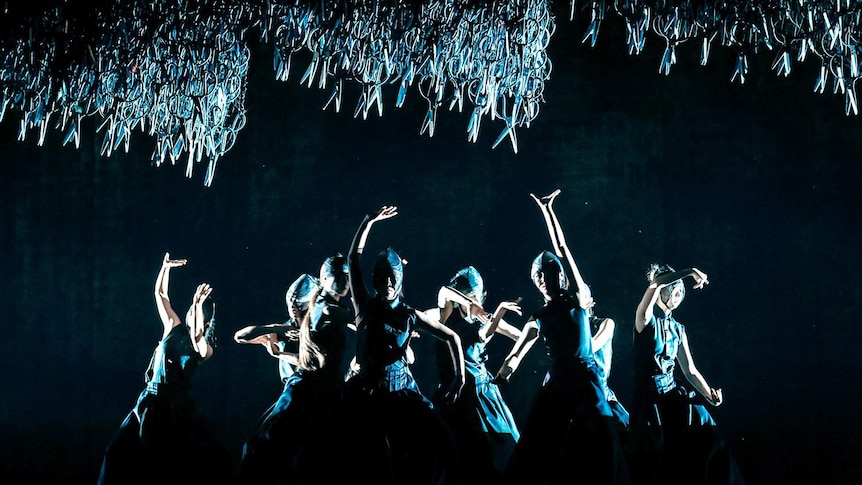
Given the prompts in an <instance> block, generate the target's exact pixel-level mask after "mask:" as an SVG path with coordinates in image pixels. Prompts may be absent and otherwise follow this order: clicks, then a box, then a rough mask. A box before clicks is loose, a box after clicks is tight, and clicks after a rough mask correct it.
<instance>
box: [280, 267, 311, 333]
mask: <svg viewBox="0 0 862 485" xmlns="http://www.w3.org/2000/svg"><path fill="white" fill-rule="evenodd" d="M319 287H320V283H319V282H318V281H317V278H315V277H314V276H311V275H309V274H303V275H301V276H300V277H299V278H297V279H295V280H294V281H293V283H291V284H290V286H289V287H288V288H287V291H286V292H285V294H284V302H285V303H286V304H287V314H288V315H289V316H290V319H291V320H294V321H296V322H299V321H300V320H302V317H303V315H305V313H306V312H307V311H308V308H309V306H310V305H311V298H312V295H313V294H314V293H315V290H317V289H318V288H319Z"/></svg>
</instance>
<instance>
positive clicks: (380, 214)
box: [371, 205, 398, 222]
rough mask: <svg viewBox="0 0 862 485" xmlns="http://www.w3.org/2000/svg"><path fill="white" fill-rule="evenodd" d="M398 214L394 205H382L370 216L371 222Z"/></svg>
mask: <svg viewBox="0 0 862 485" xmlns="http://www.w3.org/2000/svg"><path fill="white" fill-rule="evenodd" d="M397 215H398V207H396V206H394V205H384V206H383V207H381V208H380V209H379V210H378V211H377V212H375V213H374V215H373V216H371V222H377V221H382V220H384V219H389V218H392V217H395V216H397Z"/></svg>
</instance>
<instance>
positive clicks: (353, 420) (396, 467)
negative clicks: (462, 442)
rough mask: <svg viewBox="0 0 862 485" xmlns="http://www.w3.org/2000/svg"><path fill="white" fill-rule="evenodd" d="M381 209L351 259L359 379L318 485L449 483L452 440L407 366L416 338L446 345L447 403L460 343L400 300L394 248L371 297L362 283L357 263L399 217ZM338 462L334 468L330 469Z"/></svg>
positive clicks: (348, 394)
mask: <svg viewBox="0 0 862 485" xmlns="http://www.w3.org/2000/svg"><path fill="white" fill-rule="evenodd" d="M397 213H398V212H397V209H396V207H393V206H384V207H382V208H381V209H380V210H378V211H377V212H375V213H374V214H371V215H367V216H366V217H365V219H364V220H363V221H362V224H361V225H360V226H359V229H358V230H357V232H356V235H355V236H354V239H353V242H352V244H351V247H350V253H349V254H348V262H349V265H350V293H351V298H352V300H353V305H354V310H355V314H356V329H357V345H356V358H357V361H358V363H359V372H358V374H357V375H355V376H354V377H352V378H351V379H350V380H349V381H348V382H347V384H346V388H345V399H344V401H343V402H342V405H341V406H340V408H339V411H338V413H337V415H336V416H338V419H335V420H333V421H331V423H330V426H331V428H330V433H329V435H330V436H333V437H334V438H333V443H332V444H333V446H331V447H330V448H329V449H328V454H327V458H326V460H323V461H321V463H320V465H319V466H318V467H317V468H316V470H317V472H318V473H317V476H316V477H315V478H316V479H317V480H319V481H322V482H323V483H334V482H337V481H338V479H339V478H340V477H339V475H340V474H343V473H344V472H343V470H345V469H347V470H350V473H351V477H352V480H353V481H365V480H366V479H367V480H370V482H369V483H378V484H381V483H385V484H404V483H411V484H413V483H417V484H432V483H434V484H437V483H454V482H453V481H454V480H456V479H457V473H456V472H455V470H453V466H454V456H453V451H452V442H451V436H450V435H449V433H448V430H447V429H446V426H445V424H444V423H443V422H442V421H441V420H440V418H439V417H438V416H437V415H436V414H435V412H434V410H433V409H432V404H431V402H430V401H429V400H428V399H427V398H426V397H425V396H424V395H423V394H422V392H421V391H420V390H419V386H418V385H417V383H416V381H415V380H414V378H413V375H412V373H411V371H410V367H409V364H408V362H407V354H406V353H407V346H408V344H409V343H410V339H411V337H412V333H413V331H414V330H419V331H421V332H423V333H428V334H430V335H432V336H434V337H436V338H438V339H441V340H443V341H445V342H446V343H447V346H448V348H449V356H450V361H451V365H452V366H453V369H454V371H453V376H454V378H453V379H452V382H451V383H449V384H445V385H444V387H445V388H446V390H445V392H444V394H445V397H446V399H448V400H450V401H452V400H454V399H455V398H457V397H458V394H459V392H460V391H461V387H462V386H463V385H464V358H463V352H462V349H461V342H460V339H459V338H458V336H457V335H456V334H455V333H454V332H452V331H451V330H449V329H448V328H447V327H446V326H445V325H442V324H440V322H439V321H437V320H435V319H433V318H431V317H429V316H428V315H427V314H426V313H425V312H423V311H420V310H416V309H414V308H412V307H410V306H409V305H407V304H406V303H405V302H404V301H403V300H402V284H403V264H404V262H403V261H402V260H401V257H400V256H399V255H398V254H397V253H396V252H395V251H394V250H393V249H391V248H388V249H385V250H383V251H382V252H381V253H380V256H379V257H378V259H377V262H376V264H375V265H374V272H373V275H372V280H373V283H374V289H375V291H376V292H375V294H374V295H373V296H372V295H371V294H369V292H368V290H367V289H366V287H365V284H364V282H363V278H362V268H361V265H360V256H361V255H362V252H363V250H364V248H365V243H366V240H367V238H368V235H369V233H370V231H371V227H372V226H373V224H374V223H376V222H378V221H382V220H385V219H389V218H391V217H394V216H395V215H396V214H397ZM333 456H336V457H337V460H338V467H333V466H332V465H331V460H332V457H333Z"/></svg>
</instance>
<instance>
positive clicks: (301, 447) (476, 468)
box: [99, 190, 743, 485]
mask: <svg viewBox="0 0 862 485" xmlns="http://www.w3.org/2000/svg"><path fill="white" fill-rule="evenodd" d="M559 193H560V191H559V190H557V191H554V192H553V193H552V194H550V195H548V196H545V197H536V196H535V195H532V194H531V196H532V198H533V199H534V201H535V202H536V203H537V205H538V206H539V208H540V210H541V212H542V215H543V217H544V220H545V222H546V225H547V228H548V233H549V236H550V239H551V243H552V246H553V252H551V251H544V252H542V253H540V254H539V255H538V256H537V257H536V258H535V260H534V261H533V264H532V271H531V277H532V280H533V282H534V284H535V286H536V288H537V290H538V291H539V293H540V294H541V296H542V297H543V299H544V302H545V304H544V306H543V307H542V308H541V309H540V310H538V311H537V312H536V313H534V314H533V315H532V316H530V317H529V318H528V319H527V321H526V323H525V324H524V325H523V326H522V327H520V328H519V327H518V326H516V325H513V324H512V323H510V322H508V321H506V319H505V318H504V315H505V314H506V313H507V312H511V313H514V314H517V315H519V316H521V315H522V312H521V308H520V305H519V304H520V298H519V299H517V300H515V301H503V302H500V303H499V305H498V306H497V307H496V309H495V310H494V311H493V312H488V311H486V309H485V306H484V305H485V303H486V302H485V298H486V291H485V286H484V281H483V278H482V276H481V274H480V273H479V272H478V271H477V270H476V268H474V267H472V266H467V267H465V268H462V269H461V270H459V271H458V272H456V274H455V275H454V276H453V277H452V278H451V279H450V281H449V282H448V284H445V285H443V286H441V287H440V289H439V291H438V295H437V306H436V307H434V308H430V309H425V310H420V309H417V308H414V307H412V306H410V305H408V304H407V303H406V302H405V301H404V298H403V284H404V262H403V261H402V259H401V257H400V256H399V255H398V253H397V252H395V251H394V250H393V249H392V248H387V249H385V250H384V251H382V252H381V253H380V254H379V255H378V258H377V260H376V262H375V264H374V267H373V270H372V274H371V283H372V288H371V290H369V289H368V288H367V287H366V284H365V281H364V277H363V268H362V265H361V256H362V253H363V251H364V248H365V246H366V241H367V239H368V237H369V235H370V233H371V229H372V227H373V225H374V224H376V223H377V222H380V221H384V220H387V219H390V218H392V217H395V216H396V215H397V213H398V212H397V208H396V207H393V206H384V207H382V208H380V209H379V210H377V211H375V212H373V213H371V214H369V215H367V216H366V217H365V218H364V219H363V221H362V223H361V224H360V226H359V228H358V230H357V232H356V234H355V236H354V238H353V241H352V243H351V245H350V249H349V251H348V253H347V256H346V257H345V256H344V255H342V254H341V253H337V254H333V255H331V256H329V257H328V258H326V260H325V261H324V262H323V264H322V265H321V267H320V271H319V274H318V275H316V276H313V275H310V274H303V275H301V276H299V277H298V278H297V279H296V280H295V281H294V282H293V283H292V284H291V285H290V287H289V289H288V291H287V294H286V304H287V310H288V316H289V318H288V320H287V321H286V322H283V323H271V324H264V325H253V326H248V327H245V328H242V329H240V330H239V331H237V332H236V333H235V335H234V340H235V341H236V342H238V343H242V344H259V345H262V346H263V347H264V348H265V349H266V351H267V352H268V353H269V354H270V355H272V356H273V357H275V358H276V359H277V361H278V367H279V374H280V376H281V378H282V382H283V384H284V388H283V391H282V393H281V395H280V396H279V397H278V399H277V400H276V402H275V403H273V404H272V406H270V407H269V409H268V410H267V411H266V412H265V413H264V414H263V416H261V418H260V420H259V421H258V424H257V426H256V427H255V429H254V430H253V432H252V433H251V434H250V435H249V437H248V438H247V440H246V442H245V443H244V446H243V449H242V456H241V460H240V466H239V468H238V470H236V471H234V470H233V468H232V465H231V463H232V460H231V459H230V455H229V454H227V452H226V451H225V449H224V448H221V447H220V446H219V444H218V440H217V439H216V438H215V437H214V436H213V434H212V432H211V430H210V429H208V428H207V426H206V425H205V424H204V423H203V421H202V420H201V419H200V417H199V415H198V414H197V413H196V412H195V409H194V403H193V401H192V400H191V398H190V397H189V392H188V391H189V387H190V382H191V377H192V374H193V373H194V371H195V369H196V367H197V366H198V365H199V364H200V363H201V362H203V361H205V360H206V359H208V358H209V357H210V356H211V355H212V345H211V338H212V335H213V332H214V322H215V319H214V304H213V303H212V299H211V298H210V293H211V292H212V289H211V288H210V287H209V285H207V284H206V283H202V284H201V285H200V286H199V287H198V289H197V291H196V292H195V295H194V297H193V302H192V306H191V308H190V309H189V311H188V313H187V314H186V318H185V321H184V322H183V321H182V320H180V319H179V317H178V316H177V314H176V313H175V312H174V310H173V309H172V308H171V305H170V299H169V298H168V278H169V273H170V270H171V268H174V267H177V266H182V265H184V264H185V260H174V259H171V258H170V255H169V254H165V257H164V260H163V263H162V268H161V270H160V272H159V276H158V277H157V280H156V291H155V295H156V303H157V307H158V309H159V315H160V316H161V319H162V322H163V326H164V333H163V336H162V340H161V341H160V342H159V345H158V346H157V347H156V350H155V352H154V354H153V358H152V360H151V362H150V365H149V369H148V371H147V374H146V383H147V386H146V389H145V390H144V391H143V392H142V393H141V395H140V398H139V399H138V402H137V404H136V406H135V408H134V409H133V410H132V412H130V413H129V415H128V416H127V417H126V419H125V421H124V422H123V424H122V425H121V427H120V430H119V431H118V432H117V434H116V435H115V437H114V439H113V440H112V441H111V443H110V444H109V446H108V448H107V451H106V453H105V457H104V460H103V464H102V469H101V473H100V476H99V483H100V485H112V484H128V483H145V482H151V481H153V480H155V481H158V482H160V483H170V484H173V483H177V484H179V483H189V481H191V480H195V481H202V482H206V483H225V484H227V483H230V484H234V483H236V484H239V485H247V484H249V485H250V484H309V483H326V484H329V483H341V482H344V481H345V480H346V479H349V480H350V481H357V480H358V481H361V482H365V481H367V480H372V481H373V482H372V483H382V484H423V483H424V484H435V485H436V484H447V485H448V484H456V485H460V484H475V483H478V484H485V483H487V484H511V485H515V484H518V485H521V484H524V483H539V484H564V483H587V482H589V483H608V484H632V485H640V484H657V483H663V484H664V483H679V484H682V483H687V484H702V483H736V484H739V483H742V482H743V480H742V477H741V475H740V473H739V470H738V468H737V466H736V463H735V461H734V458H733V456H732V453H731V452H730V450H729V448H728V446H727V444H726V442H725V441H724V439H723V438H722V436H721V434H720V433H719V432H718V430H717V428H716V426H715V422H714V421H713V419H712V417H711V416H710V414H709V412H708V411H707V410H706V408H705V407H704V406H703V405H702V404H700V402H701V398H702V399H704V400H705V401H706V402H707V403H709V404H711V405H713V406H718V405H720V404H721V402H722V391H721V389H716V388H712V387H710V386H709V384H708V383H707V381H706V380H705V379H704V378H703V376H702V375H701V374H700V373H699V372H698V370H697V368H696V367H695V365H694V361H693V358H692V355H691V351H690V349H689V344H688V339H687V337H686V333H685V327H684V326H683V325H682V324H680V323H679V322H677V321H676V320H675V319H674V318H673V316H672V312H673V311H674V310H675V309H676V308H677V307H678V306H679V305H680V303H681V302H682V300H683V298H684V295H685V286H684V284H683V281H684V279H686V278H689V277H690V278H691V279H693V280H694V285H693V288H694V289H700V288H703V287H704V286H705V285H707V284H708V279H707V276H706V274H704V273H703V272H702V271H700V270H698V269H696V268H691V269H686V270H683V271H675V270H674V269H673V268H671V267H669V266H667V265H657V264H655V265H651V266H650V268H649V270H648V274H647V280H648V283H647V288H646V291H645V293H644V295H643V297H642V299H641V302H640V304H639V305H638V307H637V311H636V314H635V321H634V329H633V336H634V337H633V338H634V347H633V348H634V352H635V356H634V357H635V365H636V372H635V379H636V383H635V384H636V385H635V389H636V391H635V395H634V406H633V408H632V413H631V416H630V415H629V412H628V411H627V410H626V408H625V407H624V406H623V405H622V404H621V403H620V401H619V400H618V399H617V397H616V395H615V394H614V392H613V391H612V390H611V389H610V387H609V386H608V378H609V375H610V369H611V363H612V349H613V337H614V333H615V330H616V324H615V322H614V320H613V319H610V318H600V317H597V316H596V315H595V314H594V313H593V309H594V307H595V301H594V300H593V298H592V295H591V294H590V288H589V286H588V285H587V284H586V282H585V281H584V278H583V276H582V275H581V273H580V271H579V269H578V266H577V264H576V263H575V259H574V257H573V256H572V254H571V252H570V250H569V247H568V245H567V244H566V240H565V235H564V233H563V230H562V227H561V226H560V223H559V220H558V219H557V215H556V213H555V211H554V208H553V203H554V201H555V199H556V197H557V196H558V195H559ZM348 295H349V298H348ZM347 299H349V301H350V303H351V305H345V303H344V300H347ZM656 307H658V308H659V310H660V312H655V308H656ZM656 313H658V314H656ZM418 333H423V334H427V335H430V336H432V337H434V338H435V339H436V342H437V344H436V352H435V355H434V357H435V359H434V360H436V362H437V365H438V367H439V373H438V375H439V384H438V386H437V388H436V390H435V391H434V393H433V394H429V395H428V396H426V395H425V394H423V392H422V391H421V390H420V387H419V385H418V384H417V382H416V380H415V379H414V377H413V373H412V371H411V366H412V365H415V363H414V359H415V356H414V355H413V350H412V347H411V345H410V344H411V339H413V338H414V337H415V336H417V335H418ZM497 334H500V335H502V336H505V337H507V338H509V339H511V340H512V341H513V346H512V350H511V352H509V354H508V355H507V356H506V357H505V359H504V361H503V363H502V365H501V367H500V369H499V370H498V371H497V372H491V371H490V370H489V369H487V368H486V362H487V360H488V353H487V344H488V342H489V340H490V339H491V338H492V337H493V336H494V335H497ZM539 337H541V338H542V340H543V342H544V344H545V347H546V350H547V356H548V358H549V360H550V366H549V370H548V372H547V374H546V376H545V378H544V382H543V383H542V385H541V387H540V388H539V390H538V391H537V393H536V395H535V396H534V398H533V401H532V404H531V407H530V409H529V412H528V414H527V417H526V419H525V420H524V422H523V423H522V426H519V425H518V423H516V420H515V418H514V416H513V414H512V412H511V410H510V409H509V407H508V406H507V404H506V402H505V400H504V398H503V393H502V392H501V390H500V387H499V385H500V384H501V383H504V382H506V381H508V380H509V378H510V377H511V376H512V374H513V373H514V372H515V371H516V370H517V368H518V366H519V364H520V362H521V361H522V360H523V358H524V357H525V355H526V354H527V352H528V351H529V350H530V349H531V347H532V346H533V344H535V342H536V341H537V340H538V339H539ZM423 358H424V357H423ZM429 360H431V359H429ZM677 366H678V367H679V369H680V371H681V372H682V374H683V375H684V376H685V378H686V380H687V383H688V385H690V386H691V387H692V388H693V389H694V390H693V391H692V390H690V389H689V387H688V386H686V385H685V384H683V383H682V382H680V381H678V380H677V379H676V378H675V376H674V371H675V369H676V368H677ZM695 391H696V392H697V394H699V396H700V397H698V396H697V394H696V393H695Z"/></svg>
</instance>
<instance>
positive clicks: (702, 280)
mask: <svg viewBox="0 0 862 485" xmlns="http://www.w3.org/2000/svg"><path fill="white" fill-rule="evenodd" d="M691 271H692V273H691V277H692V278H693V279H694V289H695V290H699V289H701V288H703V287H704V286H706V285H708V284H709V279H707V277H706V273H704V272H703V271H701V270H699V269H697V268H692V269H691Z"/></svg>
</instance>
